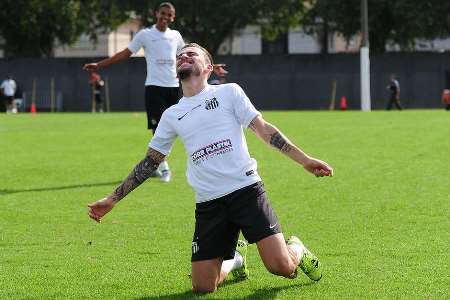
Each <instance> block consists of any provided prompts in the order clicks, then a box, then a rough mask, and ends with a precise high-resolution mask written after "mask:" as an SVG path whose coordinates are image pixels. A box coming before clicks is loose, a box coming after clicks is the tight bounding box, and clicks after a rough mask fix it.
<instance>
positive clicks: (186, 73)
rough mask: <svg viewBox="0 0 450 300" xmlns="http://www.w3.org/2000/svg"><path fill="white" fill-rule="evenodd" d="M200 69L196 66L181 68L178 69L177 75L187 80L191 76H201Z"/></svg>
mask: <svg viewBox="0 0 450 300" xmlns="http://www.w3.org/2000/svg"><path fill="white" fill-rule="evenodd" d="M199 75H200V70H199V69H198V68H196V67H195V66H192V67H191V68H185V69H180V70H178V71H177V76H178V78H179V79H180V80H186V79H188V78H189V77H191V76H199Z"/></svg>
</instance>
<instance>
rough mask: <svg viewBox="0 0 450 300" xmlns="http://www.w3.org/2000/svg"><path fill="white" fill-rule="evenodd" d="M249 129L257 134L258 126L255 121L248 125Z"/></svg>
mask: <svg viewBox="0 0 450 300" xmlns="http://www.w3.org/2000/svg"><path fill="white" fill-rule="evenodd" d="M248 128H250V129H251V130H252V131H253V132H256V125H255V122H254V120H252V121H251V122H250V124H248Z"/></svg>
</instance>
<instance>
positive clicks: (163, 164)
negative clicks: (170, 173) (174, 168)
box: [158, 160, 169, 172]
mask: <svg viewBox="0 0 450 300" xmlns="http://www.w3.org/2000/svg"><path fill="white" fill-rule="evenodd" d="M158 170H159V171H160V172H162V171H164V170H169V164H168V163H167V161H166V160H165V161H163V162H161V163H160V164H159V166H158Z"/></svg>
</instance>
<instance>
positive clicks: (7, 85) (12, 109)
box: [0, 74, 17, 114]
mask: <svg viewBox="0 0 450 300" xmlns="http://www.w3.org/2000/svg"><path fill="white" fill-rule="evenodd" d="M0 89H1V91H2V94H3V96H4V99H5V106H6V113H7V114H10V113H13V114H16V113H17V107H16V103H15V102H14V95H15V94H16V90H17V84H16V82H15V81H14V79H13V78H12V76H11V75H9V74H8V75H7V76H6V79H5V80H3V82H2V84H1V85H0Z"/></svg>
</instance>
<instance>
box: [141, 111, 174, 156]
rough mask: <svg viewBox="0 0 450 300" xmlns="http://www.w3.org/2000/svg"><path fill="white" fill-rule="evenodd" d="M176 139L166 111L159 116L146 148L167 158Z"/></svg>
mask: <svg viewBox="0 0 450 300" xmlns="http://www.w3.org/2000/svg"><path fill="white" fill-rule="evenodd" d="M176 138H177V133H176V132H175V130H174V129H173V127H172V126H171V124H170V116H169V114H168V113H167V110H166V111H165V112H164V113H163V115H162V116H161V120H160V121H159V124H158V127H156V131H155V134H154V135H153V138H152V139H151V141H150V143H149V144H148V147H149V148H152V149H154V150H156V151H158V152H160V153H162V154H164V155H166V156H167V155H169V153H170V151H171V150H172V146H173V143H174V142H175V139H176Z"/></svg>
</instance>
